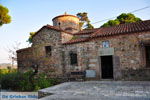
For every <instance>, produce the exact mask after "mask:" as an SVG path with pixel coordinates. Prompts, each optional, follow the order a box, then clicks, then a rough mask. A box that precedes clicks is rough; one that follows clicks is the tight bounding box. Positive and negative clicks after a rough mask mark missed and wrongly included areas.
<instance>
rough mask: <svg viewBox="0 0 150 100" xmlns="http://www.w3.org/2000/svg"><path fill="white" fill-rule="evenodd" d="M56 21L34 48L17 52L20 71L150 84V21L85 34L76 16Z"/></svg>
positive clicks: (35, 41)
mask: <svg viewBox="0 0 150 100" xmlns="http://www.w3.org/2000/svg"><path fill="white" fill-rule="evenodd" d="M52 21H53V26H51V25H45V26H43V27H42V28H41V29H39V30H38V31H37V32H36V33H35V35H34V36H33V39H32V46H31V47H28V48H24V49H20V50H18V51H17V59H18V69H19V71H21V72H24V71H27V70H29V69H31V66H32V65H33V64H34V65H35V64H37V65H38V70H39V72H44V73H46V74H47V75H54V76H65V75H68V74H69V73H71V72H85V77H86V78H91V79H96V80H101V79H112V80H150V20H146V21H140V22H135V23H128V24H121V25H117V26H113V27H105V28H94V29H83V30H81V29H80V28H79V18H78V17H77V16H74V15H69V14H64V15H59V16H56V17H55V18H53V19H52Z"/></svg>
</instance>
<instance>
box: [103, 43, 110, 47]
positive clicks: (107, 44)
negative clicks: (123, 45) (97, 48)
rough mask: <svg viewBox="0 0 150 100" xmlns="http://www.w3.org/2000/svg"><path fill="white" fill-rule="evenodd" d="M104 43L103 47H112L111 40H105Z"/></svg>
mask: <svg viewBox="0 0 150 100" xmlns="http://www.w3.org/2000/svg"><path fill="white" fill-rule="evenodd" d="M102 45H103V48H109V47H110V44H109V41H103V42H102Z"/></svg>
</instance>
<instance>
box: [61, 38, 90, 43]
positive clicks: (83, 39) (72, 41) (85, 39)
mask: <svg viewBox="0 0 150 100" xmlns="http://www.w3.org/2000/svg"><path fill="white" fill-rule="evenodd" d="M88 40H89V39H88V38H79V39H75V40H70V41H68V42H65V43H63V44H73V43H79V42H86V41H88Z"/></svg>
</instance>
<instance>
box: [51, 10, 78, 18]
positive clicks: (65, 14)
mask: <svg viewBox="0 0 150 100" xmlns="http://www.w3.org/2000/svg"><path fill="white" fill-rule="evenodd" d="M64 16H71V17H75V18H78V17H77V16H74V15H70V14H67V13H66V12H65V13H64V14H63V15H58V16H56V17H54V18H53V19H52V20H55V19H56V18H59V17H64ZM78 19H79V18H78Z"/></svg>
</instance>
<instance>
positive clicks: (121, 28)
mask: <svg viewBox="0 0 150 100" xmlns="http://www.w3.org/2000/svg"><path fill="white" fill-rule="evenodd" d="M94 31H95V32H94ZM144 31H150V20H146V21H140V22H135V23H127V24H121V25H117V26H112V27H104V28H99V29H96V30H93V29H92V30H91V31H90V30H85V31H83V32H82V31H81V32H79V33H77V34H80V35H81V34H87V33H91V35H90V37H89V38H86V39H85V38H84V39H81V40H80V39H76V40H73V41H72V40H70V41H68V42H66V43H63V44H73V43H79V42H86V41H89V40H90V39H93V38H96V37H107V36H113V35H122V34H132V33H136V32H144Z"/></svg>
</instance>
